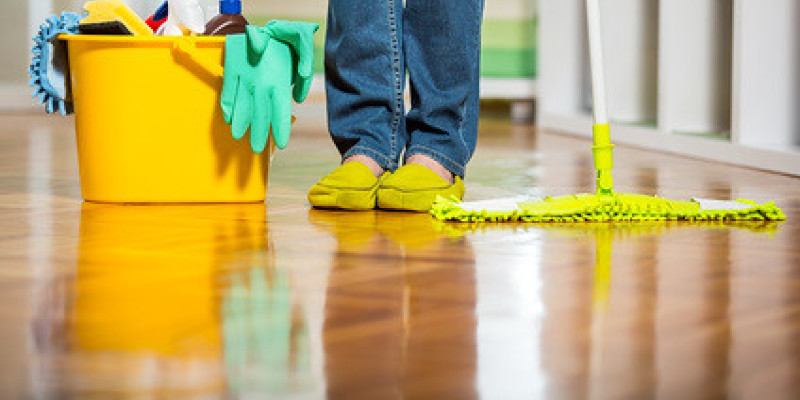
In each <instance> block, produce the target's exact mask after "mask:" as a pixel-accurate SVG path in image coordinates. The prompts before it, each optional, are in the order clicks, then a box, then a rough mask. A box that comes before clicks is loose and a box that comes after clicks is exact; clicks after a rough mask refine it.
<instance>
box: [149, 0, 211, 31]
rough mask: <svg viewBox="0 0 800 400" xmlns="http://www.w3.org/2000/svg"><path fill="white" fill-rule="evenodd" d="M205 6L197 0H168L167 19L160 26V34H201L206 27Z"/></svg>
mask: <svg viewBox="0 0 800 400" xmlns="http://www.w3.org/2000/svg"><path fill="white" fill-rule="evenodd" d="M205 21H206V20H205V17H204V15H203V8H202V7H200V4H199V3H198V2H197V0H168V2H167V20H166V22H164V24H163V25H161V27H160V28H158V32H157V33H156V34H157V35H159V36H186V35H190V34H198V35H199V34H201V33H203V30H204V29H205Z"/></svg>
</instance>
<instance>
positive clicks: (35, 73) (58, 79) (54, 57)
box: [28, 12, 81, 115]
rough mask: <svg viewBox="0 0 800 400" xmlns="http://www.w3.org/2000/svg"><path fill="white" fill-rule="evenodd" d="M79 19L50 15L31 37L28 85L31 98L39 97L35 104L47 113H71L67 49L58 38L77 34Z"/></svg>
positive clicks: (70, 14) (72, 14)
mask: <svg viewBox="0 0 800 400" xmlns="http://www.w3.org/2000/svg"><path fill="white" fill-rule="evenodd" d="M80 20H81V16H80V15H78V14H75V13H70V12H64V13H62V14H61V15H60V16H59V15H52V16H50V17H49V18H47V20H46V21H45V22H43V23H42V25H40V26H39V33H38V34H36V36H35V37H34V38H33V42H34V45H33V48H31V52H32V53H33V59H32V61H31V66H30V68H28V75H29V76H30V82H29V85H30V86H31V87H33V88H34V90H33V97H38V98H39V104H44V105H45V111H47V113H48V114H53V113H56V112H60V113H61V115H68V114H72V100H71V98H72V96H71V94H70V88H69V60H68V58H67V46H66V43H65V42H64V41H63V40H58V35H60V34H62V33H66V34H77V33H78V23H79V22H80Z"/></svg>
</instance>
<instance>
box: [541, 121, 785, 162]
mask: <svg viewBox="0 0 800 400" xmlns="http://www.w3.org/2000/svg"><path fill="white" fill-rule="evenodd" d="M537 121H538V125H539V127H541V128H544V129H549V130H554V131H561V132H564V133H568V134H571V135H576V136H582V137H587V138H589V137H591V135H592V118H591V116H589V115H586V116H563V115H556V114H550V113H546V112H545V113H540V114H539V116H538V117H537ZM611 139H612V141H613V142H616V143H620V144H626V145H630V146H634V147H639V148H645V149H648V150H655V151H659V152H663V153H671V154H677V155H682V156H687V157H694V158H702V159H706V160H711V161H717V162H722V163H726V164H731V165H738V166H743V167H749V168H754V169H760V170H765V171H771V172H778V173H782V174H788V175H794V176H800V152H798V151H796V149H794V148H786V149H778V148H760V147H752V146H744V145H737V144H733V143H731V142H728V141H726V140H721V139H709V138H703V137H695V136H686V135H680V134H672V133H665V132H661V131H659V130H657V129H655V128H648V127H641V126H628V125H617V124H612V134H611Z"/></svg>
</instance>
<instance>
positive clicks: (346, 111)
mask: <svg viewBox="0 0 800 400" xmlns="http://www.w3.org/2000/svg"><path fill="white" fill-rule="evenodd" d="M402 15H403V0H368V1H360V0H330V1H329V2H328V31H327V36H326V40H325V84H326V96H327V100H328V104H327V106H328V129H329V130H330V134H331V137H332V138H333V142H334V144H335V145H336V147H337V148H338V150H339V152H340V153H341V154H342V159H344V158H347V157H349V156H352V155H356V154H360V155H367V156H369V157H371V158H372V159H374V160H375V161H377V162H378V164H380V165H381V166H382V167H383V168H386V169H388V170H394V169H396V168H397V164H398V160H399V158H400V154H401V153H402V151H403V149H404V148H405V145H406V136H405V128H404V113H405V110H404V108H405V107H404V104H403V88H404V85H405V66H404V58H403V43H402V37H401V32H402Z"/></svg>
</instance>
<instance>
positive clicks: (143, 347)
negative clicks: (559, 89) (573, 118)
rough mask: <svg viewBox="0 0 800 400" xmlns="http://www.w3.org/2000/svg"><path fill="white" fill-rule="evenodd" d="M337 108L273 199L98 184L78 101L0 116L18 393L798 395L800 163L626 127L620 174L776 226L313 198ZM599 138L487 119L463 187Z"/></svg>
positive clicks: (567, 170) (0, 381) (533, 173)
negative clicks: (530, 218)
mask: <svg viewBox="0 0 800 400" xmlns="http://www.w3.org/2000/svg"><path fill="white" fill-rule="evenodd" d="M322 110H323V108H322V105H320V104H316V105H315V104H311V105H308V106H304V107H303V108H302V109H300V110H298V113H300V115H299V118H300V119H299V120H298V124H297V125H296V126H295V130H294V138H293V141H292V142H291V143H290V148H289V150H287V151H286V152H284V153H280V154H279V155H278V156H277V157H276V159H275V162H274V168H273V169H272V171H271V177H270V182H271V188H270V191H271V192H270V195H269V200H268V202H267V204H266V205H264V204H258V205H252V204H251V205H211V206H120V205H108V204H82V203H81V200H80V194H79V186H78V173H77V165H76V155H75V145H74V136H73V135H74V133H73V130H72V126H71V124H72V120H71V119H65V118H44V117H34V116H25V115H16V116H0V155H1V157H0V338H2V340H0V398H2V399H48V398H57V399H84V398H90V399H114V398H123V399H127V398H130V399H134V398H135V399H167V398H196V399H216V398H227V399H239V398H249V399H268V398H269V399H305V398H310V399H314V398H325V397H328V398H335V399H397V398H408V399H472V398H486V399H536V398H546V399H585V398H613V399H617V398H625V399H649V398H658V399H715V398H733V399H748V398H756V399H781V398H783V399H790V398H794V399H797V398H800V222H799V221H800V179H797V178H791V177H787V176H780V175H775V174H768V173H763V172H758V171H754V170H748V169H741V168H736V167H731V166H726V165H721V164H715V163H708V162H703V161H697V160H689V159H684V158H678V157H673V156H668V155H663V154H656V153H651V152H645V151H640V150H636V149H630V148H625V147H618V148H617V151H616V160H617V162H616V170H615V174H616V175H615V176H616V181H617V184H618V189H619V190H621V191H633V192H641V193H646V194H658V195H661V196H665V197H670V198H688V197H690V196H701V197H714V198H723V199H727V198H740V197H742V198H752V199H755V200H759V201H767V200H774V201H776V202H777V204H778V205H779V206H781V207H783V208H784V210H785V211H786V213H787V215H788V217H789V220H788V222H786V223H784V224H780V225H758V224H756V225H748V224H742V225H736V226H723V225H685V224H648V225H630V224H627V225H592V224H586V225H572V226H569V225H560V226H552V225H550V226H547V225H535V226H523V225H516V226H515V225H504V226H499V225H494V226H472V227H466V226H463V225H453V224H441V223H437V222H434V221H433V220H431V218H430V217H428V216H427V215H425V214H407V213H398V212H361V213H347V212H331V211H318V210H311V209H310V208H309V206H308V205H307V203H306V200H305V193H306V190H307V189H308V188H309V187H310V186H311V185H312V184H313V182H314V181H315V180H316V179H317V178H318V177H319V176H321V175H322V174H323V173H325V172H327V171H329V170H330V169H332V168H333V167H334V166H335V164H336V156H335V154H334V148H333V146H332V145H331V143H330V142H329V140H328V139H327V137H326V134H325V133H324V114H323V112H322ZM588 146H589V144H588V142H586V141H583V140H579V139H574V138H570V137H566V136H560V135H556V134H552V133H543V132H539V133H537V132H536V131H535V130H534V129H533V128H531V127H525V126H512V125H510V124H509V123H507V122H504V121H503V120H502V119H492V118H487V119H484V120H483V121H482V125H481V141H480V144H479V146H478V152H477V154H476V156H475V159H474V162H473V163H472V164H471V165H470V169H469V176H468V197H469V198H471V199H479V198H488V197H497V196H504V195H509V194H518V193H523V192H524V193H533V194H566V193H574V192H582V191H589V190H591V189H592V184H593V180H592V171H591V158H590V153H589V151H588Z"/></svg>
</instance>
